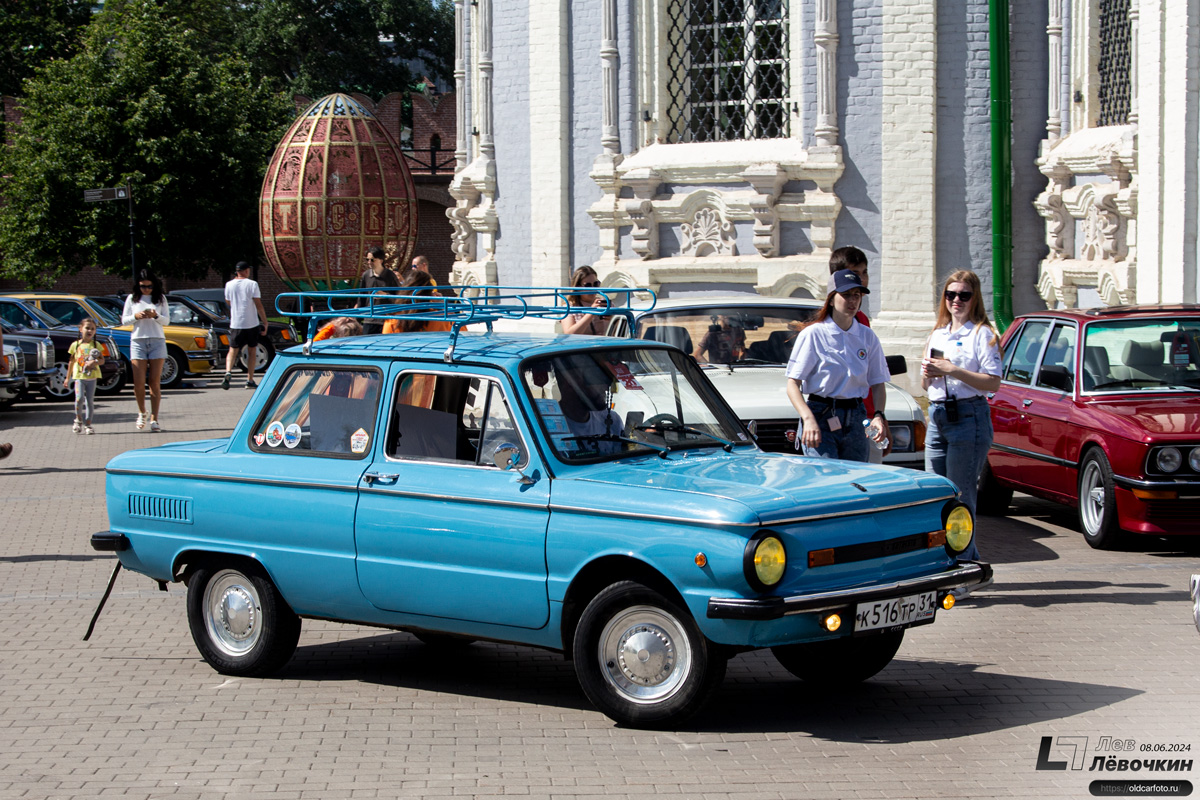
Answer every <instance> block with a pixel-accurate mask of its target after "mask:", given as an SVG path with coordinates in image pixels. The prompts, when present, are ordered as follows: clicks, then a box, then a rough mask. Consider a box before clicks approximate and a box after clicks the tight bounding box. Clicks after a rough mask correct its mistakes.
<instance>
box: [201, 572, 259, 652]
mask: <svg viewBox="0 0 1200 800" xmlns="http://www.w3.org/2000/svg"><path fill="white" fill-rule="evenodd" d="M204 612H205V613H204V625H205V628H207V629H208V633H209V637H210V638H211V639H212V642H213V644H214V645H216V646H217V648H218V649H220V650H221V651H222V652H224V653H225V654H226V655H231V656H240V655H244V654H245V653H247V652H249V651H250V650H251V649H252V648H253V647H254V645H255V644H257V643H258V639H259V637H260V636H261V635H262V625H261V620H262V602H261V601H260V600H259V597H258V593H257V592H256V591H255V590H254V586H253V584H251V583H250V581H249V580H248V579H247V578H246V576H245V575H242V574H241V573H240V572H235V571H234V570H224V571H222V572H219V573H217V574H216V575H214V576H213V578H212V580H210V581H209V582H208V587H207V588H206V589H205V590H204Z"/></svg>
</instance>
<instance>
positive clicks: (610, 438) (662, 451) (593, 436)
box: [562, 433, 671, 458]
mask: <svg viewBox="0 0 1200 800" xmlns="http://www.w3.org/2000/svg"><path fill="white" fill-rule="evenodd" d="M562 441H564V442H625V443H626V444H636V445H642V446H644V447H649V448H650V449H651V450H657V451H658V454H659V455H660V456H662V457H663V458H666V457H667V453H669V452H671V448H670V447H668V446H667V445H665V444H651V443H650V442H643V441H642V440H641V439H631V438H630V437H628V436H621V435H619V434H616V433H589V434H587V435H585V436H566V437H563V439H562Z"/></svg>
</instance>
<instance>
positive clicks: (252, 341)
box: [221, 261, 267, 389]
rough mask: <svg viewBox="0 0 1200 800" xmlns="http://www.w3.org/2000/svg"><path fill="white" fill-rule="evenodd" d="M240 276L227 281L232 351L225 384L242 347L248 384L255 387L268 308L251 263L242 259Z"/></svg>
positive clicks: (239, 268)
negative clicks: (245, 351) (259, 351)
mask: <svg viewBox="0 0 1200 800" xmlns="http://www.w3.org/2000/svg"><path fill="white" fill-rule="evenodd" d="M234 269H235V270H237V277H235V278H234V279H233V280H231V281H230V282H229V283H227V284H225V301H226V302H228V303H229V329H230V330H229V354H228V355H227V356H226V357H225V377H224V378H223V379H222V380H221V388H222V389H228V388H229V381H230V379H231V377H232V375H231V373H232V372H233V365H234V364H236V363H237V360H238V356H239V355H241V352H242V348H243V347H247V348H249V350H248V351H247V353H246V388H247V389H253V388H254V387H255V386H257V385H258V384H257V383H255V382H254V367H255V366H256V364H255V362H257V361H258V337H259V336H260V335H261V336H266V335H267V312H266V311H265V310H264V309H263V304H262V292H261V291H259V288H258V283H257V282H256V281H252V280H250V265H249V264H247V263H246V262H245V261H239V262H238V263H237V266H236V267H234Z"/></svg>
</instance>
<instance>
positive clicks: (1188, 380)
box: [978, 305, 1200, 549]
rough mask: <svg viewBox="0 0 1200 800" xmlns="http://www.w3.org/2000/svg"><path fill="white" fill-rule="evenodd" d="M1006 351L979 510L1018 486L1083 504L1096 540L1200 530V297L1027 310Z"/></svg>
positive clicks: (994, 508)
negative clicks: (1183, 301)
mask: <svg viewBox="0 0 1200 800" xmlns="http://www.w3.org/2000/svg"><path fill="white" fill-rule="evenodd" d="M1003 349H1004V371H1003V374H1002V377H1003V381H1002V383H1001V385H1000V389H999V390H998V391H997V392H996V393H995V394H993V395H991V396H990V397H989V399H988V403H989V405H990V406H991V410H992V424H993V425H994V427H995V439H994V440H993V443H992V449H991V451H990V452H989V454H988V462H987V465H986V467H985V468H984V471H983V475H982V476H981V478H980V481H981V485H980V490H979V501H978V503H979V510H980V511H981V512H982V513H1003V512H1004V510H1005V509H1007V507H1008V504H1009V502H1010V501H1011V500H1012V494H1013V490H1014V489H1015V490H1019V491H1022V492H1025V493H1027V494H1031V495H1034V496H1036V497H1042V498H1046V499H1048V500H1052V501H1055V502H1059V503H1064V504H1066V505H1070V506H1074V507H1076V508H1078V509H1079V524H1080V527H1081V528H1082V529H1083V535H1084V537H1085V538H1086V539H1087V541H1088V544H1090V545H1091V546H1092V547H1096V548H1102V549H1107V548H1112V547H1114V546H1116V545H1117V544H1118V543H1119V542H1120V541H1121V539H1122V537H1124V536H1126V535H1127V534H1130V533H1143V534H1152V535H1163V534H1200V305H1161V306H1114V307H1109V308H1096V309H1089V310H1082V309H1062V310H1057V311H1045V312H1039V313H1036V314H1026V315H1023V316H1021V317H1018V318H1017V320H1016V321H1015V322H1014V324H1013V325H1012V326H1011V327H1010V328H1009V329H1008V331H1007V332H1006V333H1005V336H1004V340H1003Z"/></svg>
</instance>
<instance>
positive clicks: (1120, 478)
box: [1113, 475, 1200, 497]
mask: <svg viewBox="0 0 1200 800" xmlns="http://www.w3.org/2000/svg"><path fill="white" fill-rule="evenodd" d="M1113 480H1114V481H1115V482H1117V483H1119V484H1121V485H1122V486H1131V487H1137V488H1138V489H1151V490H1159V491H1176V492H1179V493H1180V497H1193V496H1200V480H1181V479H1178V478H1176V479H1174V480H1170V479H1166V478H1164V479H1161V480H1156V481H1147V480H1140V479H1138V478H1126V477H1125V476H1124V475H1113Z"/></svg>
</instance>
